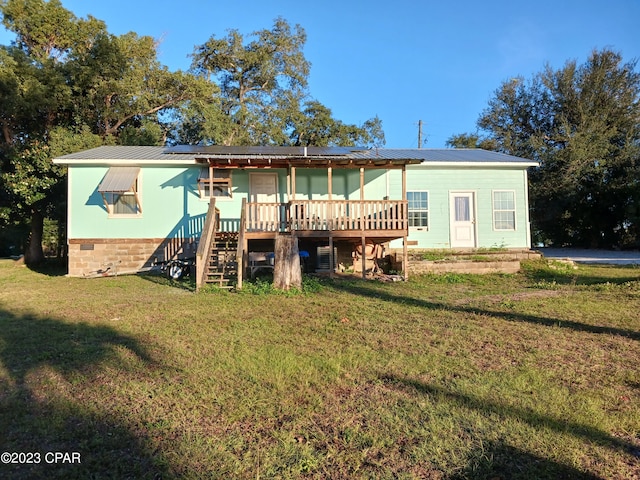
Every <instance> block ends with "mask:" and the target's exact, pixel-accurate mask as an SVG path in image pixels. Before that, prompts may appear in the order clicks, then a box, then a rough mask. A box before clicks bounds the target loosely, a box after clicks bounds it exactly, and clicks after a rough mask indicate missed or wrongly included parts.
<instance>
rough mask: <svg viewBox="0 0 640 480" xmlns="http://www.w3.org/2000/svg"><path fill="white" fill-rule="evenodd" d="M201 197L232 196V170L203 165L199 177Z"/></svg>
mask: <svg viewBox="0 0 640 480" xmlns="http://www.w3.org/2000/svg"><path fill="white" fill-rule="evenodd" d="M198 192H200V198H209V197H231V170H228V169H224V168H213V167H203V168H202V169H201V170H200V176H199V177H198Z"/></svg>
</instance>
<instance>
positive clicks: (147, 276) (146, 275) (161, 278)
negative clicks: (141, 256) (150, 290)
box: [137, 271, 196, 292]
mask: <svg viewBox="0 0 640 480" xmlns="http://www.w3.org/2000/svg"><path fill="white" fill-rule="evenodd" d="M137 275H138V277H140V278H142V279H144V280H147V281H149V282H151V283H155V284H157V285H166V286H167V287H173V288H178V289H180V290H186V291H187V292H195V291H196V280H195V278H194V277H191V276H187V277H185V278H181V279H180V280H173V279H171V278H167V277H166V276H165V275H164V274H162V272H159V271H158V272H155V271H152V272H141V273H138V274H137Z"/></svg>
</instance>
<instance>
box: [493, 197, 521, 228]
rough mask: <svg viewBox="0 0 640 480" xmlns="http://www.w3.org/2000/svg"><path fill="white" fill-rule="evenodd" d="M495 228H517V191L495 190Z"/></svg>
mask: <svg viewBox="0 0 640 480" xmlns="http://www.w3.org/2000/svg"><path fill="white" fill-rule="evenodd" d="M493 228H494V229H495V230H515V229H516V199H515V192H513V191H494V192H493Z"/></svg>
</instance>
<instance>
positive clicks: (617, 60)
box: [478, 49, 640, 247]
mask: <svg viewBox="0 0 640 480" xmlns="http://www.w3.org/2000/svg"><path fill="white" fill-rule="evenodd" d="M635 68H636V63H635V62H629V63H623V60H622V56H621V55H620V54H619V53H616V52H613V51H611V50H606V49H605V50H602V51H594V52H592V54H591V55H590V57H589V58H588V60H587V61H586V62H585V63H584V64H582V65H578V64H577V63H576V62H575V61H570V62H567V63H566V64H565V66H564V67H562V68H560V69H558V70H554V69H552V68H551V67H548V66H547V67H546V68H545V70H544V71H543V72H541V73H538V74H537V75H535V76H534V77H533V78H532V79H531V80H530V81H528V82H526V81H525V80H524V79H522V78H516V79H512V80H509V81H507V82H504V83H503V84H502V85H501V87H500V88H499V89H497V90H496V92H495V94H494V97H493V98H492V99H491V100H490V102H489V106H488V108H487V109H485V111H483V112H482V114H481V116H480V118H479V120H478V127H479V129H480V130H481V131H482V132H484V133H485V134H486V138H487V139H490V140H492V141H494V142H495V144H496V146H497V150H498V151H502V152H505V153H509V154H512V155H517V156H522V157H525V158H530V159H533V160H536V161H538V162H540V167H539V168H536V169H533V170H532V171H531V175H530V178H531V205H532V214H531V218H532V223H533V227H534V232H537V235H538V237H539V238H538V240H544V241H547V242H549V243H553V244H556V245H574V246H586V247H624V246H632V245H638V244H640V215H639V213H638V212H640V172H639V170H638V168H639V165H640V74H638V73H637V72H636V71H635Z"/></svg>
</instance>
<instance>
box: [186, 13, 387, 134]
mask: <svg viewBox="0 0 640 480" xmlns="http://www.w3.org/2000/svg"><path fill="white" fill-rule="evenodd" d="M253 37H254V39H253V40H251V41H249V42H248V43H246V44H245V38H244V36H243V35H242V34H241V33H239V32H238V31H237V30H230V31H229V32H228V35H227V36H226V37H225V38H216V37H215V36H212V37H211V38H210V39H209V40H208V41H207V42H206V43H205V44H203V45H201V46H199V47H196V49H195V51H194V53H193V56H192V57H193V63H192V69H193V70H194V71H195V72H197V73H198V74H199V75H202V76H204V77H206V78H208V79H209V80H210V81H212V82H217V83H218V84H219V85H220V92H221V97H220V100H219V104H218V105H215V106H213V105H212V104H211V103H194V104H190V105H189V108H190V110H189V112H188V113H187V115H186V118H187V121H186V122H185V123H184V124H183V125H181V127H180V130H179V139H180V140H185V139H187V140H188V141H189V142H204V143H217V144H222V145H310V144H313V145H355V144H366V145H370V144H371V145H373V144H376V145H379V144H384V134H383V132H382V127H381V121H380V120H379V119H378V118H377V117H376V118H374V119H370V120H367V121H366V122H364V123H363V124H362V125H361V126H356V125H348V124H344V123H342V122H340V121H339V120H336V119H334V118H333V117H332V115H331V110H329V109H328V108H326V107H325V106H323V105H322V104H321V103H320V102H318V101H316V100H312V99H310V98H309V97H308V92H307V78H308V76H309V69H310V64H309V62H308V61H307V60H306V59H305V57H304V54H303V53H302V48H303V47H304V44H305V42H306V34H305V32H304V30H303V29H302V27H300V26H299V25H296V26H295V27H294V28H292V27H291V26H290V25H289V24H288V23H287V21H286V20H284V19H282V18H278V19H276V20H275V22H274V25H273V28H272V29H271V30H266V29H265V30H260V31H257V32H254V33H253ZM220 111H221V112H222V115H220V113H219V112H220Z"/></svg>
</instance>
